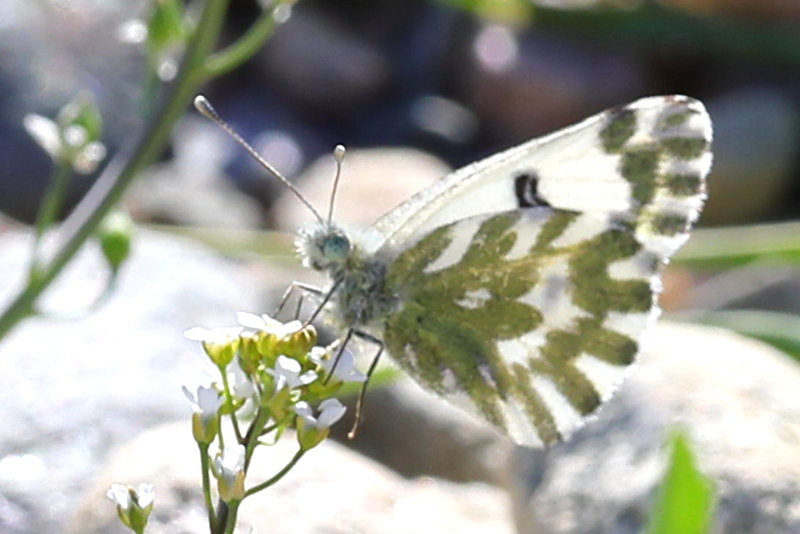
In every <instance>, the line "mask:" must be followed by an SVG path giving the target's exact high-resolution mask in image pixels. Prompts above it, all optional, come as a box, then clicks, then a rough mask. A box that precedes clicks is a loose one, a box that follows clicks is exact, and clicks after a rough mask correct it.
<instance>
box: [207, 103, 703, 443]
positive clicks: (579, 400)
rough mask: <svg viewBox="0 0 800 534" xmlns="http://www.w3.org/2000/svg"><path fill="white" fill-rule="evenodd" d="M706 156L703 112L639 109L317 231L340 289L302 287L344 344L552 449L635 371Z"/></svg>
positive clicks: (323, 263) (696, 107)
mask: <svg viewBox="0 0 800 534" xmlns="http://www.w3.org/2000/svg"><path fill="white" fill-rule="evenodd" d="M201 104H202V103H201ZM206 104H207V103H206ZM196 107H198V109H200V110H201V112H204V114H206V115H208V114H209V113H211V112H212V111H213V110H210V107H209V108H205V106H203V105H200V104H197V102H196ZM209 110H210V111H209ZM214 115H215V113H214ZM234 135H235V134H234ZM711 138H712V127H711V121H710V118H709V116H708V114H707V113H706V110H705V108H704V106H703V104H702V103H700V102H699V101H697V100H694V99H692V98H689V97H686V96H678V95H672V96H656V97H649V98H643V99H641V100H638V101H636V102H633V103H631V104H628V105H625V106H620V107H617V108H613V109H610V110H607V111H605V112H602V113H600V114H597V115H595V116H593V117H590V118H588V119H586V120H584V121H582V122H580V123H578V124H576V125H573V126H571V127H568V128H565V129H563V130H560V131H558V132H555V133H553V134H550V135H547V136H545V137H541V138H538V139H533V140H531V141H528V142H526V143H523V144H521V145H519V146H517V147H514V148H511V149H508V150H506V151H504V152H500V153H498V154H495V155H493V156H490V157H488V158H486V159H484V160H481V161H479V162H476V163H473V164H471V165H468V166H466V167H464V168H462V169H459V170H457V171H455V172H453V173H451V174H449V175H447V176H445V177H444V178H442V179H441V180H439V181H438V182H436V183H434V184H433V185H431V186H430V187H428V188H427V189H424V190H423V191H421V192H419V193H418V194H416V195H414V196H412V197H411V198H409V199H408V200H406V201H405V202H403V203H401V204H399V205H398V206H397V207H395V208H394V209H392V210H391V211H389V212H388V213H387V214H386V215H384V216H383V217H381V218H380V219H379V220H378V221H377V222H375V223H374V224H373V225H372V226H371V227H369V228H366V229H364V230H363V231H355V232H347V231H345V230H344V229H343V228H341V227H339V226H337V225H336V224H335V223H332V222H331V217H330V215H329V216H328V218H327V220H326V219H325V218H323V217H321V216H320V215H318V214H317V219H318V221H317V223H316V224H315V225H313V226H311V227H310V228H307V229H304V230H302V231H301V232H300V233H299V237H298V241H297V247H298V251H299V253H300V256H301V258H302V260H303V263H304V264H305V265H306V266H307V267H310V268H312V269H315V270H317V271H321V272H323V273H326V274H327V275H328V276H329V278H330V280H331V283H330V286H329V287H328V288H327V289H326V290H324V291H320V290H315V289H313V288H310V287H308V286H304V285H302V284H299V287H301V288H305V289H308V290H310V291H313V292H316V293H317V294H318V295H319V296H320V297H321V298H322V299H323V304H326V310H327V312H328V313H329V314H330V316H331V317H332V318H333V320H334V322H335V323H337V324H338V326H339V327H341V328H342V329H343V331H344V332H346V335H345V337H344V344H346V343H347V341H349V340H350V337H351V336H353V335H356V336H360V337H364V338H366V339H369V340H372V341H374V342H375V343H376V344H377V345H378V346H379V347H380V350H383V349H385V351H386V352H387V353H388V354H389V355H390V356H391V358H392V359H393V360H394V361H395V362H396V363H397V364H398V365H399V366H400V367H401V368H402V369H403V370H404V371H406V372H407V373H408V374H409V375H410V376H411V377H412V378H413V379H414V380H416V381H417V382H418V383H419V384H420V385H422V386H423V387H424V388H426V389H428V390H430V391H433V392H435V393H437V394H439V395H441V396H442V397H444V398H445V399H447V400H449V401H452V402H453V403H455V404H456V405H458V406H460V407H462V408H465V409H466V410H467V411H468V412H470V413H472V414H474V415H476V416H478V417H479V418H481V419H483V420H485V421H487V422H489V423H490V424H491V425H492V426H494V427H495V428H496V429H497V430H499V431H500V432H502V433H505V434H507V435H508V436H510V437H511V438H512V439H513V440H514V441H515V442H517V443H519V444H521V445H526V446H531V447H543V446H548V445H552V444H554V443H557V442H559V441H562V440H564V439H566V438H567V437H568V436H569V435H570V434H571V433H572V432H574V431H575V430H576V429H577V428H579V427H580V426H581V425H582V423H583V422H584V420H585V419H586V417H587V416H589V415H590V414H592V413H593V412H595V411H596V410H597V409H598V407H600V406H601V404H602V403H603V402H604V401H606V400H608V399H609V398H610V397H611V395H612V393H613V392H614V391H615V389H617V387H618V385H619V384H620V382H621V381H622V379H623V377H624V376H625V374H626V372H627V370H628V369H629V368H630V366H631V364H632V363H633V362H634V361H635V359H636V356H637V354H638V352H639V350H640V346H641V342H642V340H643V337H644V334H645V332H646V330H647V328H648V327H649V326H650V325H652V324H653V322H654V321H655V320H656V318H657V316H658V314H659V308H658V306H657V297H658V294H659V292H660V289H661V282H660V277H659V274H660V270H661V268H662V266H663V265H665V264H666V263H667V262H668V261H669V258H670V257H671V256H672V255H673V254H674V253H675V251H676V250H677V249H678V248H679V247H680V246H681V245H682V244H683V243H684V242H685V241H686V240H687V239H688V235H689V231H690V229H691V227H692V225H693V224H694V222H695V221H696V220H697V218H698V216H699V213H700V211H701V209H702V207H703V202H704V200H705V197H706V187H705V181H706V176H707V174H708V172H709V170H710V168H711V160H712V156H711ZM246 148H247V147H246ZM250 151H251V153H254V151H252V149H250ZM337 151H339V152H336V153H335V155H336V156H337V162H338V170H337V182H338V177H339V174H340V171H341V158H342V157H343V154H344V153H343V149H339V148H337ZM256 157H257V158H259V160H260V157H258V156H257V155H256ZM261 161H262V164H264V165H266V166H267V168H268V169H270V170H272V171H274V169H272V168H271V167H269V165H268V164H266V162H263V160H261ZM274 172H275V173H277V171H274ZM283 180H284V181H285V179H283ZM286 183H287V185H288V186H289V187H291V188H292V189H293V186H292V185H291V184H288V181H287V182H286ZM293 191H294V189H293ZM300 198H301V200H303V201H304V202H305V203H306V204H307V205H309V204H308V202H307V201H305V200H304V199H303V198H302V196H300ZM309 207H311V206H310V205H309ZM311 209H312V211H313V212H314V213H317V212H316V211H315V210H314V209H313V207H311ZM320 308H321V307H320ZM379 354H380V352H379ZM376 361H377V359H376V360H375V361H373V365H372V366H371V368H370V371H372V369H373V368H374V363H376Z"/></svg>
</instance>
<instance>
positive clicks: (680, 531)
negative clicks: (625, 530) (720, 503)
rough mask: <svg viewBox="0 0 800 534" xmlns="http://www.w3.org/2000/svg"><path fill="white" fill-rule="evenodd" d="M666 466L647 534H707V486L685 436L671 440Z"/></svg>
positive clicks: (711, 495) (709, 512) (709, 495)
mask: <svg viewBox="0 0 800 534" xmlns="http://www.w3.org/2000/svg"><path fill="white" fill-rule="evenodd" d="M670 441H671V447H672V452H671V455H670V461H669V466H668V467H667V472H666V473H665V475H664V480H663V481H662V483H661V488H660V489H659V492H658V497H657V499H656V503H655V506H654V507H653V512H652V514H651V516H650V525H649V527H648V529H647V534H704V533H707V532H709V531H710V526H711V520H712V512H713V505H714V491H713V488H712V485H711V482H710V481H709V480H708V479H707V478H706V477H705V476H703V475H702V474H701V473H700V472H699V471H698V470H697V466H696V463H695V459H694V455H693V454H692V451H691V449H690V447H689V442H688V439H687V438H686V436H685V435H684V434H683V433H681V432H676V433H674V434H673V436H672V438H671V440H670Z"/></svg>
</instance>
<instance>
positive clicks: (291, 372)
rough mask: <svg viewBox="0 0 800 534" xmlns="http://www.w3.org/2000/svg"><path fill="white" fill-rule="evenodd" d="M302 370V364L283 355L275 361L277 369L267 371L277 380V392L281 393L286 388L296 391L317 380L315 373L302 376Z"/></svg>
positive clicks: (309, 372)
mask: <svg viewBox="0 0 800 534" xmlns="http://www.w3.org/2000/svg"><path fill="white" fill-rule="evenodd" d="M302 370H303V368H302V366H301V365H300V362H298V361H297V360H293V359H292V358H289V357H288V356H284V355H282V354H281V355H280V356H278V358H277V359H276V360H275V369H267V373H269V374H270V375H272V377H273V378H275V391H280V390H281V389H283V388H285V387H286V388H289V389H294V388H298V387H300V386H305V385H308V384H310V383H311V382H313V381H314V380H316V379H317V373H315V372H314V371H306V372H305V373H302V374H301V373H300V372H301V371H302Z"/></svg>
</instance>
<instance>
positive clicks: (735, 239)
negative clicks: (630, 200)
mask: <svg viewBox="0 0 800 534" xmlns="http://www.w3.org/2000/svg"><path fill="white" fill-rule="evenodd" d="M755 260H758V261H759V262H760V264H762V265H763V264H770V265H791V264H796V263H798V262H800V223H797V222H789V223H776V224H759V225H748V226H729V227H724V228H698V229H696V230H695V231H694V232H692V238H691V239H690V240H689V242H688V243H686V245H685V246H684V247H683V248H682V249H681V250H680V251H679V252H678V253H677V254H676V256H675V258H674V260H673V261H674V262H677V263H680V264H683V265H688V266H690V267H697V268H729V267H737V266H741V265H746V264H748V263H751V262H753V261H755Z"/></svg>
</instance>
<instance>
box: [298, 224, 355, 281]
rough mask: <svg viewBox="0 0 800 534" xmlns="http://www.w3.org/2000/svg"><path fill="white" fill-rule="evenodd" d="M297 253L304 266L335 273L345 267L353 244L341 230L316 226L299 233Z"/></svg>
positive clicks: (333, 227) (321, 225)
mask: <svg viewBox="0 0 800 534" xmlns="http://www.w3.org/2000/svg"><path fill="white" fill-rule="evenodd" d="M297 251H298V253H299V254H300V257H301V258H302V260H303V264H304V265H305V266H307V267H311V268H312V269H315V270H317V271H326V272H329V273H336V272H340V271H341V270H342V269H344V268H345V266H346V265H347V262H348V260H349V259H350V256H351V255H352V252H353V244H352V242H351V241H350V238H349V237H348V236H347V234H346V233H345V232H344V231H343V230H342V229H341V228H338V227H336V226H332V225H328V224H318V225H314V226H312V227H311V228H309V229H307V230H303V231H302V232H300V235H299V236H298V239H297Z"/></svg>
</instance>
